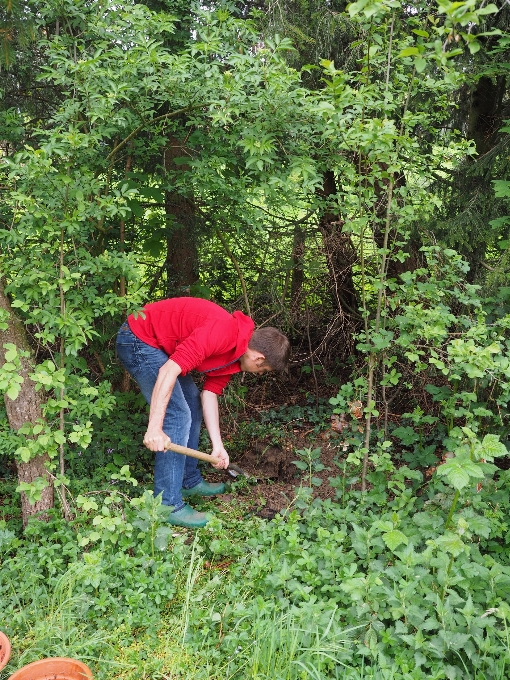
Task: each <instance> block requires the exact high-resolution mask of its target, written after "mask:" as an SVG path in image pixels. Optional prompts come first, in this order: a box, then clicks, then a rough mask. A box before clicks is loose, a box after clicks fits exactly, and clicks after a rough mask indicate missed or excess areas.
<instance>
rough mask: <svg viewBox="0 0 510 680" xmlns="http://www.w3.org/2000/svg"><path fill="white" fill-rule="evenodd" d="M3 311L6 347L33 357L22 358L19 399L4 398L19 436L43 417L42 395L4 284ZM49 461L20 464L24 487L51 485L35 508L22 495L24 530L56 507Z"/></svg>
mask: <svg viewBox="0 0 510 680" xmlns="http://www.w3.org/2000/svg"><path fill="white" fill-rule="evenodd" d="M0 308H1V309H3V310H5V311H6V312H7V313H8V314H9V318H8V320H7V323H8V327H7V329H6V330H5V331H1V332H0V339H1V342H2V345H3V344H4V343H12V344H13V345H15V346H16V347H17V349H18V350H24V351H25V352H29V353H30V356H29V357H28V358H27V357H20V362H21V372H20V375H21V377H22V378H23V383H22V384H21V389H20V392H19V394H18V397H17V398H16V399H15V400H14V401H13V400H12V399H10V397H8V396H7V395H5V396H4V401H5V408H6V411H7V418H8V420H9V425H10V426H11V428H12V429H13V430H14V431H15V432H17V431H18V430H19V429H20V427H22V426H23V425H24V424H25V423H29V424H31V425H33V424H35V423H36V421H37V420H39V419H41V418H42V417H43V413H42V405H43V400H42V395H41V393H40V392H36V390H35V384H34V382H33V381H32V380H31V379H30V377H29V375H30V373H32V371H33V365H32V362H31V357H32V352H31V349H30V346H29V344H28V340H27V334H26V331H25V327H24V325H23V322H22V321H21V320H20V319H19V318H18V317H17V316H16V314H15V312H14V311H13V309H12V308H11V305H10V303H9V300H8V298H7V296H6V294H5V292H4V285H3V283H2V281H1V280H0ZM48 461H49V457H48V455H47V454H44V455H39V456H36V457H35V458H33V459H32V460H30V461H28V463H23V462H20V461H16V467H17V471H18V481H19V482H20V483H22V482H26V483H31V482H33V481H34V480H35V479H37V478H39V477H43V478H44V479H46V481H47V483H48V485H47V486H46V488H45V489H43V490H42V495H41V498H40V500H38V501H36V502H35V503H34V504H32V503H30V502H29V500H28V497H27V496H26V494H25V493H23V492H22V493H21V509H22V515H23V526H26V524H27V522H28V518H29V517H31V516H33V515H38V516H39V517H40V518H42V519H44V518H45V513H46V512H47V511H48V510H49V509H50V508H52V507H53V502H54V496H53V482H52V479H51V477H50V475H49V474H48V471H47V467H46V466H47V463H48Z"/></svg>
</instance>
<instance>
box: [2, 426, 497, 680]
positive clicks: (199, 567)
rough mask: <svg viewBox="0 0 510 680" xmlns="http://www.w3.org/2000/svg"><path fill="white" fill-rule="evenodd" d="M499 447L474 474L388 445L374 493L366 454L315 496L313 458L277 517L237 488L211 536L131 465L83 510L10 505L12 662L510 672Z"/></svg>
mask: <svg viewBox="0 0 510 680" xmlns="http://www.w3.org/2000/svg"><path fill="white" fill-rule="evenodd" d="M468 439H469V438H468ZM484 442H485V443H484ZM496 444H497V442H495V441H493V440H492V439H491V440H489V441H487V440H482V441H481V442H477V445H478V447H479V449H476V446H475V444H474V443H473V441H471V447H472V451H478V454H476V455H474V457H473V460H472V464H473V465H474V466H477V465H478V466H480V467H479V468H473V467H470V468H469V469H470V470H471V472H472V474H473V475H475V474H476V475H478V471H479V470H481V471H483V479H482V480H480V477H479V475H478V476H473V478H472V480H471V482H470V483H468V484H465V485H459V481H458V478H457V477H456V476H455V474H453V476H452V475H451V474H450V476H448V474H442V475H441V476H439V475H437V474H436V475H434V477H433V478H432V479H431V480H428V481H426V480H424V478H423V476H422V474H421V473H420V472H419V471H417V470H411V469H409V468H406V467H401V468H399V469H395V468H393V469H390V470H388V465H387V462H385V460H384V459H381V460H380V464H379V467H378V466H377V465H374V469H373V471H372V473H370V490H369V491H368V492H366V493H361V492H360V491H358V490H356V488H355V487H354V488H353V487H352V486H351V485H349V484H346V483H345V479H343V478H344V477H345V476H348V477H352V474H353V471H354V468H353V466H352V465H350V464H349V465H344V466H343V467H341V468H340V474H339V475H337V476H336V477H332V478H331V479H330V483H331V484H332V486H333V487H334V489H335V490H336V498H335V499H334V500H331V499H330V500H326V501H320V500H313V501H312V495H311V493H308V492H307V490H309V488H310V487H309V486H307V485H310V484H312V485H313V481H312V480H313V476H312V474H311V472H310V470H311V468H310V470H309V469H308V468H307V469H306V470H304V474H303V476H302V485H301V487H300V488H298V489H297V492H296V498H295V499H294V501H293V503H292V504H291V507H289V509H288V510H287V511H285V512H283V513H281V514H280V515H278V516H276V518H275V519H274V520H273V521H271V522H267V521H265V520H261V519H259V518H257V517H247V513H246V512H245V508H243V506H242V503H241V502H240V498H239V497H236V496H235V495H234V497H233V499H232V501H231V502H229V503H228V502H227V503H225V504H224V505H223V506H222V511H221V512H218V511H217V512H216V517H215V519H214V520H213V521H212V522H211V523H210V524H208V525H207V527H205V528H204V529H202V530H199V531H197V532H196V534H195V535H194V538H193V535H192V534H187V532H186V531H184V530H177V529H175V528H171V527H169V525H168V524H167V523H166V517H167V510H166V509H165V508H163V507H162V506H161V504H160V500H159V499H154V498H153V496H152V493H151V492H148V491H143V489H142V491H141V492H139V491H138V487H136V486H134V485H135V484H136V481H135V479H134V478H133V477H132V476H131V474H130V471H129V468H127V467H123V468H121V470H120V471H119V472H118V473H113V474H114V479H113V480H111V481H114V482H116V483H115V484H109V485H108V486H107V488H105V489H104V490H103V491H102V492H101V493H99V492H94V493H91V492H89V493H85V492H84V493H82V494H80V495H78V496H77V497H76V498H75V506H74V519H73V520H72V521H71V522H65V521H64V520H62V518H61V517H60V516H58V513H57V512H56V511H55V512H54V514H53V516H52V518H51V520H50V521H49V522H48V523H42V522H38V521H31V522H30V524H29V526H28V528H27V529H26V530H25V532H24V533H23V534H21V533H20V532H19V531H18V530H17V526H16V525H15V524H12V523H10V522H9V521H5V520H4V521H3V522H2V526H1V529H0V554H1V558H2V568H1V570H0V589H1V592H2V594H3V596H2V611H1V614H0V628H2V630H4V631H5V632H6V633H7V634H8V635H9V637H10V638H11V641H12V644H13V656H12V660H11V662H10V664H9V665H8V666H7V668H6V669H5V670H4V672H3V674H2V675H0V677H1V678H2V679H4V678H7V677H8V676H9V674H10V673H11V672H13V670H14V669H15V668H17V667H20V666H22V665H24V664H27V663H29V662H30V661H33V660H35V659H37V658H41V657H43V656H50V655H51V656H72V657H77V658H80V659H82V660H84V661H85V662H86V663H88V664H89V665H90V666H91V668H92V669H93V671H94V675H95V677H96V678H97V679H98V680H102V679H112V680H120V679H121V678H122V680H130V679H132V680H135V678H136V679H137V680H138V679H140V678H162V679H164V678H185V679H189V680H191V679H193V680H199V679H200V678H204V679H205V678H210V679H212V680H214V679H216V678H217V679H218V680H219V679H220V678H221V679H222V680H225V679H231V680H234V679H241V678H253V679H255V678H257V679H258V680H261V679H266V678H267V679H268V680H269V678H272V679H273V678H276V679H282V680H283V679H285V680H287V679H288V680H301V679H304V678H315V679H318V680H322V679H323V678H324V679H327V678H334V679H337V678H342V679H343V680H361V679H362V678H363V679H368V678H371V679H376V678H377V679H381V680H383V679H384V680H386V679H390V678H391V679H394V680H422V679H423V680H424V679H425V678H427V679H429V678H435V679H437V680H439V679H443V678H445V679H448V680H455V679H457V678H458V679H459V680H460V678H462V679H463V680H464V679H465V678H473V679H475V680H482V679H483V680H503V679H504V678H506V677H508V672H509V668H510V631H509V627H508V626H509V622H510V607H509V604H508V593H509V592H510V559H509V554H510V550H509V546H510V532H509V531H508V525H507V520H506V518H507V517H508V512H509V510H510V502H509V499H508V486H509V483H510V473H509V472H508V471H503V470H498V469H497V468H496V467H495V466H491V465H490V464H489V463H487V462H481V456H482V454H483V456H484V457H483V460H484V461H487V460H488V459H490V453H491V452H492V454H493V455H500V454H502V449H500V448H498V446H497V445H496ZM480 447H481V448H480ZM484 447H485V448H484ZM314 451H315V450H314ZM296 453H297V455H298V459H299V460H303V452H296ZM311 453H313V452H311ZM477 455H478V456H479V458H477ZM310 460H311V461H312V463H313V462H314V460H315V459H313V458H310ZM457 460H462V450H460V449H459V451H458V452H457ZM298 467H299V466H298ZM448 469H449V468H448ZM448 469H447V472H448ZM342 479H343V481H342ZM480 481H481V486H480ZM477 485H478V486H477ZM459 486H460V488H459ZM130 489H131V491H130ZM477 489H478V491H477ZM199 505H200V506H201V508H202V509H210V508H211V507H213V506H212V505H211V502H210V501H209V500H202V501H199ZM216 510H217V508H216Z"/></svg>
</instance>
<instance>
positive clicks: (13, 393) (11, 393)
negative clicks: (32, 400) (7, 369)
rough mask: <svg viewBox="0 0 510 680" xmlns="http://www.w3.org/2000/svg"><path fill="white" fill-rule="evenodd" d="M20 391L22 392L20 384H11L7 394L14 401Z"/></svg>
mask: <svg viewBox="0 0 510 680" xmlns="http://www.w3.org/2000/svg"><path fill="white" fill-rule="evenodd" d="M19 392H20V386H19V385H11V386H10V387H9V388H8V389H7V391H6V393H5V394H6V395H7V396H8V397H9V399H12V401H15V400H16V399H17V398H18V394H19Z"/></svg>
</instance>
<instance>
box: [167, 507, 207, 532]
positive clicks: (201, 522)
mask: <svg viewBox="0 0 510 680" xmlns="http://www.w3.org/2000/svg"><path fill="white" fill-rule="evenodd" d="M210 519H211V517H210V516H208V515H206V514H205V512H198V511H197V510H193V508H192V507H191V506H189V505H185V506H184V507H183V508H181V509H180V510H177V512H172V513H171V514H170V517H169V518H168V523H169V524H172V525H173V526H176V527H186V528H187V529H198V528H200V527H205V525H206V524H207V522H208V521H209V520H210Z"/></svg>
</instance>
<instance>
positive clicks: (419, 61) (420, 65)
mask: <svg viewBox="0 0 510 680" xmlns="http://www.w3.org/2000/svg"><path fill="white" fill-rule="evenodd" d="M414 65H415V67H416V73H423V71H424V70H425V69H426V68H427V60H426V59H424V58H423V57H416V59H415V60H414Z"/></svg>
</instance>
